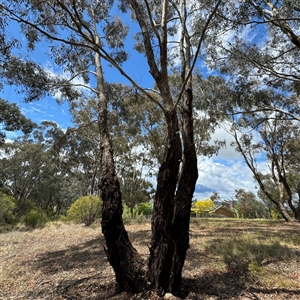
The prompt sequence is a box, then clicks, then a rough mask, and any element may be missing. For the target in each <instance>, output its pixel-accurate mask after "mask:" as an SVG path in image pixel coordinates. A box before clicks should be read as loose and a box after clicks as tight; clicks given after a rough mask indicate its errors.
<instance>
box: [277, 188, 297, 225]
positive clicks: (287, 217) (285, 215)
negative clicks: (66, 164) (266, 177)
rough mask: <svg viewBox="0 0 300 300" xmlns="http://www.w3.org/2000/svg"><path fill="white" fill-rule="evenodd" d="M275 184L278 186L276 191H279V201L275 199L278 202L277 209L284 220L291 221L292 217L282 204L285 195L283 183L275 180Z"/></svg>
mask: <svg viewBox="0 0 300 300" xmlns="http://www.w3.org/2000/svg"><path fill="white" fill-rule="evenodd" d="M277 186H278V191H279V201H277V202H278V205H277V207H278V209H279V211H280V212H281V214H282V216H283V218H284V219H285V221H287V222H292V221H293V219H292V217H291V216H290V215H289V213H288V212H287V210H286V208H285V207H284V205H283V203H284V197H285V193H284V191H285V188H284V184H283V183H282V182H277Z"/></svg>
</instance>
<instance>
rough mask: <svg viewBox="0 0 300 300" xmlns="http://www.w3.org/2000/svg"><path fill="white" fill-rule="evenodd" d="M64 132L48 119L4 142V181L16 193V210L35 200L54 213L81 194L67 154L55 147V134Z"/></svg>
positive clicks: (0, 173) (0, 174) (0, 163)
mask: <svg viewBox="0 0 300 300" xmlns="http://www.w3.org/2000/svg"><path fill="white" fill-rule="evenodd" d="M62 135H63V133H62V131H61V130H60V129H59V128H58V126H57V125H56V124H55V123H51V122H45V123H43V124H42V125H41V126H39V127H37V128H36V129H35V130H34V131H33V132H32V134H31V135H24V136H21V137H19V138H18V139H16V140H15V141H13V142H10V143H5V144H4V145H3V146H2V156H1V158H0V169H1V170H0V183H1V187H2V188H3V189H4V190H5V191H6V192H7V193H8V194H10V195H11V196H13V197H14V200H15V203H16V209H15V211H16V212H19V211H22V210H23V207H24V204H25V206H26V201H27V200H31V201H32V202H33V203H34V204H35V205H36V206H39V207H41V208H43V209H45V210H47V211H48V212H49V213H50V214H60V213H61V212H62V211H63V210H66V209H67V208H68V206H69V205H70V203H71V202H72V201H74V200H75V199H76V198H77V197H78V196H80V195H81V194H79V193H78V189H77V190H76V189H74V188H73V187H72V188H71V185H72V184H71V182H70V181H72V180H74V176H72V174H71V173H70V172H69V170H68V169H67V168H66V166H65V162H64V157H63V156H61V155H60V154H59V152H58V151H57V150H56V149H54V148H53V144H54V143H55V142H56V140H55V138H58V137H59V136H62ZM79 183H80V182H79V180H78V181H77V182H76V185H74V186H80V184H79ZM65 191H66V192H65Z"/></svg>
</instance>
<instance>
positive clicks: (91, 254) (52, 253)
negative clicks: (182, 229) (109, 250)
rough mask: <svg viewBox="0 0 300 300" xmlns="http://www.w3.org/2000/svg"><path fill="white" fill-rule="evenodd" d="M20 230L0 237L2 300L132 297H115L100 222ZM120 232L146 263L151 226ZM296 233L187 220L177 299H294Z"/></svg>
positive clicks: (298, 286) (280, 225)
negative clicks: (187, 245)
mask: <svg viewBox="0 0 300 300" xmlns="http://www.w3.org/2000/svg"><path fill="white" fill-rule="evenodd" d="M20 229H21V230H14V231H10V232H4V233H2V234H0V299H26V300H30V299H58V300H62V299H87V300H92V299H93V300H96V299H118V300H119V299H131V296H128V295H120V296H118V295H114V293H113V291H114V286H115V279H114V273H113V270H112V268H111V267H110V266H109V264H108V262H107V259H106V255H105V252H104V250H103V246H104V245H105V241H104V238H103V236H102V234H101V230H100V225H99V224H96V225H93V226H90V227H86V226H84V225H83V224H72V223H65V222H52V223H47V224H46V225H45V227H44V228H41V229H34V230H27V231H26V230H24V228H20ZM126 229H127V231H128V234H129V236H130V239H131V240H132V242H133V244H134V246H135V247H136V249H137V250H138V252H139V253H140V254H141V255H142V256H143V257H144V258H145V259H147V257H148V255H149V244H150V235H151V225H150V222H145V223H141V224H139V223H138V222H135V223H131V224H128V225H126ZM299 229H300V226H299V224H287V223H284V222H278V221H276V222H274V221H267V220H244V219H193V220H191V227H190V248H189V250H188V253H187V259H186V263H185V267H184V270H183V278H184V280H183V287H184V288H183V290H182V295H181V296H182V298H183V299H247V297H249V298H251V297H252V298H253V297H254V298H255V297H256V298H257V299H260V298H264V297H265V298H264V299H271V298H272V297H276V299H287V298H289V299H298V298H299V297H300V292H299V290H300V235H299ZM253 295H254V296H253ZM118 297H119V298H118ZM132 297H133V296H132ZM134 297H135V298H132V299H146V298H150V297H148V295H147V297H144V296H141V297H140V298H137V297H136V296H134ZM243 297H246V298H243ZM252 298H251V299H252ZM153 299H158V298H153Z"/></svg>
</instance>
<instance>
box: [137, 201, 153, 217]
mask: <svg viewBox="0 0 300 300" xmlns="http://www.w3.org/2000/svg"><path fill="white" fill-rule="evenodd" d="M137 213H138V214H143V215H144V216H148V215H151V214H152V207H151V204H150V203H141V204H140V205H139V206H138V207H137Z"/></svg>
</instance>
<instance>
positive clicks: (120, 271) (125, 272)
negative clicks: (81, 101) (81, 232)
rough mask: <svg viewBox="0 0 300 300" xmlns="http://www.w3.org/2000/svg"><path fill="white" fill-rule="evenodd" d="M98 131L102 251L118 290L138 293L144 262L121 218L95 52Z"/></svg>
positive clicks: (105, 108)
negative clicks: (113, 275)
mask: <svg viewBox="0 0 300 300" xmlns="http://www.w3.org/2000/svg"><path fill="white" fill-rule="evenodd" d="M96 66H97V78H98V86H97V88H98V99H99V118H98V125H99V131H100V166H101V182H100V184H99V188H100V190H101V198H102V201H103V207H102V221H101V225H102V233H103V235H104V237H105V241H106V248H105V252H106V254H107V258H108V260H109V263H110V264H111V266H112V267H113V269H114V271H115V274H116V281H117V285H118V290H119V291H130V292H140V291H142V290H143V289H144V287H145V276H144V274H145V271H144V262H143V260H142V258H141V257H140V255H139V254H138V252H137V251H136V249H135V248H134V247H133V246H132V244H131V242H130V240H129V238H128V234H127V231H126V230H125V227H124V224H123V220H122V212H123V207H122V195H121V190H120V183H119V180H118V178H117V175H116V172H115V164H114V159H113V150H112V146H111V142H110V137H109V131H108V122H107V118H108V109H107V107H108V105H107V98H106V96H105V94H104V81H103V73H102V68H101V61H100V57H99V55H96Z"/></svg>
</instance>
